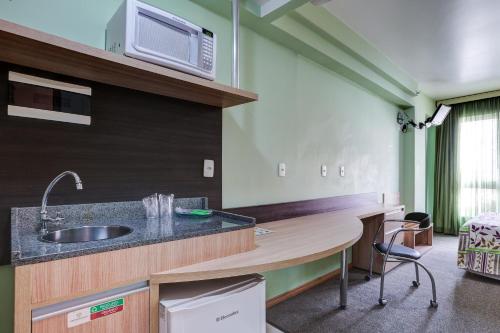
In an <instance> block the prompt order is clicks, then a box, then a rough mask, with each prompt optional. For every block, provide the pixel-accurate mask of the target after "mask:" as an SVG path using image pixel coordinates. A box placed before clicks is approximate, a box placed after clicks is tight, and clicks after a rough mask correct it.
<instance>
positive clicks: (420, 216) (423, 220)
mask: <svg viewBox="0 0 500 333" xmlns="http://www.w3.org/2000/svg"><path fill="white" fill-rule="evenodd" d="M405 220H409V221H415V222H419V223H420V225H419V228H427V227H428V226H430V225H431V218H430V216H429V214H427V213H419V212H414V213H409V214H406V216H405Z"/></svg>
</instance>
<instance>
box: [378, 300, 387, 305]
mask: <svg viewBox="0 0 500 333" xmlns="http://www.w3.org/2000/svg"><path fill="white" fill-rule="evenodd" d="M378 304H380V305H382V306H385V305H386V304H387V299H385V298H379V299H378Z"/></svg>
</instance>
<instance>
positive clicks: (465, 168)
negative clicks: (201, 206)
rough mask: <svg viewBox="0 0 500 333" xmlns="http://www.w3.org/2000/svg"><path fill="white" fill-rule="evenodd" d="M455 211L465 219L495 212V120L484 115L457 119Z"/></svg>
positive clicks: (496, 167) (496, 147) (496, 169)
mask: <svg viewBox="0 0 500 333" xmlns="http://www.w3.org/2000/svg"><path fill="white" fill-rule="evenodd" d="M458 139H459V147H458V148H459V149H458V154H459V156H458V157H459V158H458V161H459V166H458V179H459V183H458V184H459V200H458V201H459V202H458V207H459V214H460V217H461V218H462V219H465V220H466V219H469V218H471V217H474V216H477V215H478V214H481V213H485V212H498V208H499V207H498V206H499V201H500V200H499V199H500V198H499V189H498V178H499V166H498V153H497V152H498V145H499V143H498V140H499V137H498V120H497V118H495V117H493V116H492V115H491V116H488V115H484V116H481V117H476V118H473V119H471V118H467V117H464V118H462V119H460V122H459V137H458Z"/></svg>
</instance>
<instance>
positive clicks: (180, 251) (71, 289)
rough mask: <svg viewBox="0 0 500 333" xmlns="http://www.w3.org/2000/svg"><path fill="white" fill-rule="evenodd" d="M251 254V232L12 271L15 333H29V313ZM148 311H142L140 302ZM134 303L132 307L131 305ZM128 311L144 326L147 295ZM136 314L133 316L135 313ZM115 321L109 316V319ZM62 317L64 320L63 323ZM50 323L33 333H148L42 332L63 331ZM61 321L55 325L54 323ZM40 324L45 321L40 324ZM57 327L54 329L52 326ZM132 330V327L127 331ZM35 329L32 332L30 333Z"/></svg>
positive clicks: (98, 326)
mask: <svg viewBox="0 0 500 333" xmlns="http://www.w3.org/2000/svg"><path fill="white" fill-rule="evenodd" d="M253 249H255V233H254V228H247V229H241V230H236V231H230V232H224V233H218V234H213V235H206V236H200V237H194V238H188V239H180V240H175V241H171V242H165V243H158V244H152V245H146V246H138V247H132V248H128V249H121V250H116V251H109V252H102V253H96V254H90V255H85V256H80V257H73V258H67V259H61V260H54V261H48V262H42V263H37V264H32V265H23V266H17V267H16V268H15V304H14V306H15V315H14V331H15V333H29V332H30V331H31V330H30V328H31V317H32V310H34V309H39V308H42V307H46V306H48V305H52V304H59V303H61V302H65V301H68V300H73V299H75V298H78V297H83V296H90V295H93V294H96V293H99V292H103V291H107V290H110V289H114V288H120V287H124V286H127V285H130V284H134V283H137V282H140V281H148V280H149V279H150V277H151V274H153V273H156V272H160V271H165V270H169V269H173V268H177V267H182V266H187V265H192V264H195V263H200V262H204V261H209V260H212V259H217V258H221V257H226V256H230V255H233V254H238V253H242V252H247V251H251V250H253ZM144 298H146V299H147V303H148V304H147V305H146V306H145V307H143V306H142V305H141V304H142V301H143V299H144ZM136 303H137V304H136ZM130 307H131V308H132V309H134V308H136V307H137V308H138V309H141V311H143V309H145V310H144V311H146V312H147V313H148V314H147V319H148V321H149V293H148V294H147V295H146V294H144V295H143V296H134V297H132V298H131V301H130ZM134 311H135V310H134ZM113 316H114V315H113ZM63 317H64V318H63ZM63 317H60V318H57V317H53V318H56V319H52V320H50V321H48V322H47V323H40V324H36V326H37V327H38V326H41V328H37V329H39V331H36V332H55V333H58V332H73V331H74V332H106V333H108V332H147V331H148V329H146V330H129V331H127V330H115V329H114V328H113V329H108V326H107V325H108V324H106V323H105V322H107V321H105V320H103V321H102V323H99V322H100V320H98V321H96V323H93V324H91V326H89V327H90V328H89V330H83V331H81V330H80V328H78V329H75V330H73V329H71V330H67V329H65V330H56V329H54V330H47V331H45V329H47V328H45V327H46V325H49V327H50V328H51V327H55V326H52V325H56V326H57V325H62V323H66V319H65V316H63ZM114 318H115V319H113V320H112V322H113V321H115V320H116V321H119V320H118V319H120V318H121V319H120V324H119V325H118V324H116V325H115V326H116V327H122V326H120V325H122V324H123V323H125V324H126V325H128V326H130V325H138V324H137V323H136V322H130V320H131V318H128V317H126V316H125V317H123V315H118V316H116V317H114ZM59 321H60V323H59ZM43 322H45V320H44V321H43ZM57 327H58V326H57ZM130 327H135V326H130ZM34 329H35V324H34V325H33V330H32V331H33V332H35V330H34Z"/></svg>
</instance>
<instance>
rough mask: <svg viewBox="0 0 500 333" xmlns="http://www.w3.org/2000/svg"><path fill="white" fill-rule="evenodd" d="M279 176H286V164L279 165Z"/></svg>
mask: <svg viewBox="0 0 500 333" xmlns="http://www.w3.org/2000/svg"><path fill="white" fill-rule="evenodd" d="M278 176H280V177H285V176H286V164H285V163H280V164H278Z"/></svg>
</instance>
